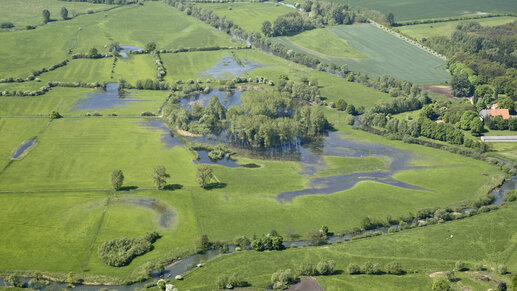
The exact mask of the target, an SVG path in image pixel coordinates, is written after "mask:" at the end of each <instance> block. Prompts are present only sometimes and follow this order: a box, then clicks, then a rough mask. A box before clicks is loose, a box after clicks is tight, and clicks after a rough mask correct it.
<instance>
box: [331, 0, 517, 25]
mask: <svg viewBox="0 0 517 291" xmlns="http://www.w3.org/2000/svg"><path fill="white" fill-rule="evenodd" d="M334 2H340V3H343V4H350V5H351V6H352V7H365V8H369V9H374V10H379V11H381V12H383V13H388V12H392V13H393V14H395V21H404V20H414V19H426V18H439V17H452V16H461V15H470V14H476V13H478V12H517V3H516V2H515V1H513V0H494V1H490V2H487V1H483V0H456V1H448V0H436V1H432V2H430V1H425V0H414V1H403V0H392V1H385V0H347V1H344V0H334Z"/></svg>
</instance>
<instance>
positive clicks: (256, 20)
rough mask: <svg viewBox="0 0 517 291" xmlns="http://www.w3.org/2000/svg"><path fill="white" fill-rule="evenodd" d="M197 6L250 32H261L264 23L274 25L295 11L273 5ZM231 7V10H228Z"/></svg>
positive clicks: (224, 4) (232, 4) (225, 4)
mask: <svg viewBox="0 0 517 291" xmlns="http://www.w3.org/2000/svg"><path fill="white" fill-rule="evenodd" d="M196 5H197V6H200V7H203V8H206V9H208V10H212V11H213V12H214V13H215V14H217V15H218V16H220V17H226V18H228V19H230V20H232V21H233V23H235V24H237V25H238V26H240V27H242V28H243V29H244V30H246V31H248V32H252V31H257V32H261V29H262V22H264V21H266V20H267V21H269V22H271V23H274V22H275V20H276V19H277V18H278V17H279V16H281V15H285V14H288V13H291V12H293V11H295V10H293V9H292V8H289V7H285V6H283V5H279V6H275V5H273V4H271V3H217V4H196ZM229 7H231V10H230V9H228V8H229Z"/></svg>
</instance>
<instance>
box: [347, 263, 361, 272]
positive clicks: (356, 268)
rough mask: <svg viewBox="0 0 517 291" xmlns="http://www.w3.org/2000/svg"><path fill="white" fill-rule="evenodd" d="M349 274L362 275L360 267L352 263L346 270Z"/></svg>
mask: <svg viewBox="0 0 517 291" xmlns="http://www.w3.org/2000/svg"><path fill="white" fill-rule="evenodd" d="M346 270H347V272H348V274H350V275H354V274H361V268H360V267H359V265H357V264H354V263H350V264H348V267H347V268H346Z"/></svg>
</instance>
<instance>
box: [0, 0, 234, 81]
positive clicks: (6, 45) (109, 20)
mask: <svg viewBox="0 0 517 291" xmlns="http://www.w3.org/2000/svg"><path fill="white" fill-rule="evenodd" d="M128 26H130V27H133V28H134V29H131V30H128V29H127V27H128ZM49 36H52V37H49ZM110 41H118V42H119V43H120V44H121V45H133V46H139V47H144V46H145V44H146V43H148V42H150V41H154V42H156V45H157V48H158V49H175V48H184V47H208V46H216V45H221V46H228V45H231V44H232V43H234V42H235V41H234V40H233V39H231V38H230V37H229V36H228V35H226V34H225V33H223V32H221V31H218V30H217V29H215V28H212V27H209V26H207V25H205V24H203V23H202V22H201V21H199V20H196V19H194V18H189V17H187V16H186V15H184V14H183V13H181V12H179V11H177V10H175V9H173V8H171V7H169V6H167V5H165V4H163V3H160V2H147V3H145V5H143V6H134V5H128V6H124V7H122V8H118V9H114V10H111V11H108V12H105V13H97V14H92V15H88V16H84V17H78V18H75V19H72V20H70V21H66V22H52V23H49V24H48V25H45V26H43V27H41V28H38V29H35V30H29V31H16V32H10V33H2V34H0V42H1V43H2V48H1V49H0V62H1V63H2V67H1V69H0V78H5V77H24V78H25V77H27V76H28V75H29V74H30V72H31V71H32V70H35V69H41V68H42V67H50V66H52V65H54V64H56V63H58V62H61V61H62V60H64V59H67V58H70V56H69V55H68V54H67V51H68V50H69V49H70V50H71V52H72V54H74V53H87V52H88V51H89V50H90V49H91V48H92V47H95V48H97V49H98V50H99V51H100V52H105V51H106V49H105V48H104V46H105V45H107V44H108V43H109V42H110ZM13 51H16V56H15V57H13V56H12V55H10V54H9V53H8V52H13ZM71 63H72V64H73V63H74V62H73V61H72V62H71ZM84 65H85V66H84V68H82V69H80V71H81V75H79V76H77V77H83V76H84V77H86V78H87V77H89V76H91V75H89V72H91V70H97V69H96V68H92V67H91V66H95V67H97V66H102V65H98V64H86V63H85V64H84ZM104 65H106V66H107V64H104ZM61 69H62V68H61ZM108 72H109V71H108ZM58 74H59V73H58ZM71 78H72V77H71Z"/></svg>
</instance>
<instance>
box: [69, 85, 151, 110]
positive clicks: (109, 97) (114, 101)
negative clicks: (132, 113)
mask: <svg viewBox="0 0 517 291" xmlns="http://www.w3.org/2000/svg"><path fill="white" fill-rule="evenodd" d="M133 102H151V101H149V100H138V99H135V96H134V94H132V93H123V92H119V90H118V83H109V84H107V85H106V90H100V91H99V92H95V93H89V94H87V97H86V98H82V99H79V100H77V102H76V103H75V104H74V105H73V107H72V108H73V110H74V111H82V110H102V109H108V108H114V107H117V106H122V105H127V104H128V103H133Z"/></svg>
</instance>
